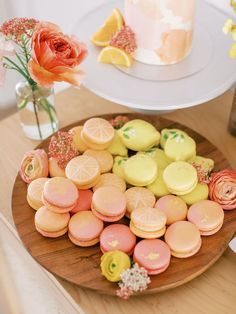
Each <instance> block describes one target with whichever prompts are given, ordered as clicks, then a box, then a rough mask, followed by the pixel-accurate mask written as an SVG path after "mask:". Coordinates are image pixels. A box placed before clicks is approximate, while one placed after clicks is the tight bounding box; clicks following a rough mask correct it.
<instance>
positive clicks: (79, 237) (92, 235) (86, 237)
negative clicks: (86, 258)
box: [68, 210, 103, 247]
mask: <svg viewBox="0 0 236 314" xmlns="http://www.w3.org/2000/svg"><path fill="white" fill-rule="evenodd" d="M102 230H103V221H102V220H100V219H99V218H97V217H96V216H95V215H94V214H93V213H92V212H91V210H86V211H80V212H78V213H76V214H74V215H73V216H72V217H71V219H70V222H69V232H68V236H69V239H70V240H71V242H73V243H74V244H75V245H78V246H83V247H87V246H92V245H95V244H97V243H98V242H99V240H100V234H101V232H102Z"/></svg>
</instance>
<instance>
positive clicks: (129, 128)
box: [124, 126, 132, 132]
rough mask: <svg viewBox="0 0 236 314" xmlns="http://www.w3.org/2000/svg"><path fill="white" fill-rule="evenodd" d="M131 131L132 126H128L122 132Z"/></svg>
mask: <svg viewBox="0 0 236 314" xmlns="http://www.w3.org/2000/svg"><path fill="white" fill-rule="evenodd" d="M131 129H132V126H128V127H127V128H125V129H124V132H127V131H129V130H131Z"/></svg>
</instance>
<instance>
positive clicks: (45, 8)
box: [0, 0, 232, 119]
mask: <svg viewBox="0 0 236 314" xmlns="http://www.w3.org/2000/svg"><path fill="white" fill-rule="evenodd" d="M120 1H123V0H120ZM199 1H200V0H199ZM206 1H207V2H209V3H211V4H212V5H214V6H216V7H218V8H219V9H222V10H224V11H226V12H227V13H228V14H229V15H230V14H232V9H231V8H230V6H229V3H230V0H206ZM105 2H112V0H95V1H85V0H60V1H58V0H40V1H38V0H0V24H2V23H3V22H4V21H5V20H7V19H10V18H13V17H34V18H36V19H38V20H47V21H51V22H54V23H56V24H58V25H59V26H60V27H61V28H62V30H63V32H65V33H73V29H74V27H75V25H76V23H77V21H78V19H79V18H80V17H82V16H83V15H84V14H86V12H88V11H90V10H91V9H92V8H93V7H96V6H99V5H101V4H102V3H105ZM78 33H79V31H78ZM18 81H19V76H18V75H17V73H16V71H8V73H7V77H6V82H5V85H4V86H1V87H0V119H3V118H4V117H6V116H8V115H9V114H11V113H12V112H14V111H15V110H16V104H15V95H14V90H15V85H16V83H17V82H18ZM63 88H66V85H64V84H58V85H55V91H56V92H57V91H59V90H61V89H63Z"/></svg>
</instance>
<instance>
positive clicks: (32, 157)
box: [20, 149, 48, 183]
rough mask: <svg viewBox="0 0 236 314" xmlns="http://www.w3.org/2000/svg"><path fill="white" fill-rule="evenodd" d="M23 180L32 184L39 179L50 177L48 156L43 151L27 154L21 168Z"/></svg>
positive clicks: (33, 151) (37, 150)
mask: <svg viewBox="0 0 236 314" xmlns="http://www.w3.org/2000/svg"><path fill="white" fill-rule="evenodd" d="M20 176H21V179H22V180H23V181H24V182H26V183H30V182H32V181H33V180H35V179H37V178H44V177H45V178H46V177H47V176H48V155H47V153H46V152H45V151H44V150H43V149H36V150H32V151H29V152H27V153H26V154H25V155H24V157H23V159H22V161H21V166H20Z"/></svg>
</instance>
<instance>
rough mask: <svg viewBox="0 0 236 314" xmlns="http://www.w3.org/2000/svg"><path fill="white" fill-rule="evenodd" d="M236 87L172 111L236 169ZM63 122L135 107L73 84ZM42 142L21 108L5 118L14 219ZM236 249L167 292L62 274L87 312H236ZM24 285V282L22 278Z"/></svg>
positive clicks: (2, 130)
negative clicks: (17, 186)
mask: <svg viewBox="0 0 236 314" xmlns="http://www.w3.org/2000/svg"><path fill="white" fill-rule="evenodd" d="M231 102H232V93H231V92H227V93H225V94H224V95H222V96H220V97H218V98H217V99H215V100H213V101H211V102H208V103H207V104H205V105H203V106H197V107H194V108H190V109H184V110H179V111H175V112H172V113H169V114H166V115H165V117H166V118H168V119H171V120H175V121H178V122H180V123H182V124H185V125H187V126H188V127H190V128H192V129H194V130H195V131H197V132H199V133H201V134H202V135H204V136H205V137H206V138H207V139H209V140H210V141H211V142H212V143H213V144H214V145H216V146H217V147H218V148H219V149H220V150H221V151H222V152H223V153H224V155H225V156H226V158H227V159H228V160H229V162H230V164H231V165H232V167H233V168H234V169H236V138H234V137H233V136H231V135H230V134H229V133H228V132H227V122H228V117H229V113H230V108H231ZM56 103H57V110H58V113H59V114H58V115H59V120H60V122H61V123H60V126H61V127H63V126H65V125H67V124H70V123H73V122H76V121H77V120H80V119H83V118H88V117H90V116H92V115H99V114H104V113H115V112H130V110H129V109H127V108H124V107H122V106H119V105H117V104H114V103H111V102H109V101H106V100H104V99H102V98H100V97H98V96H96V95H94V94H92V93H91V92H89V91H88V90H86V89H85V88H81V89H80V90H76V89H73V88H70V89H68V90H66V91H64V92H62V93H60V94H58V95H57V96H56ZM36 145H37V142H35V141H31V140H29V139H27V138H26V137H25V136H24V134H23V133H22V131H21V127H20V123H19V117H18V115H17V114H14V115H12V116H10V117H9V118H7V119H5V120H2V121H1V122H0V164H1V176H0V201H1V212H2V213H3V215H4V216H5V217H6V218H7V220H8V221H9V222H10V223H11V224H13V220H12V215H11V193H12V187H13V183H14V179H15V177H16V174H17V171H18V168H19V164H20V161H21V158H22V156H23V154H24V153H25V152H26V151H27V150H30V149H33V148H34V147H35V146H36ZM235 265H236V255H235V254H234V253H233V252H232V251H231V250H230V249H227V250H226V252H225V253H224V254H223V256H222V257H221V258H220V260H219V261H218V262H216V263H215V264H214V265H213V266H212V267H211V268H210V269H209V270H208V271H206V272H205V273H204V274H203V275H201V276H199V277H198V278H196V279H194V280H192V281H191V282H189V283H187V284H185V285H183V286H181V287H178V288H175V289H173V290H169V291H167V292H163V293H159V294H154V295H147V296H141V297H140V296H139V297H133V298H131V299H130V300H129V301H123V300H121V299H119V298H116V297H110V296H104V295H99V294H97V293H95V292H92V291H90V290H87V289H81V288H78V287H76V286H74V285H72V284H69V283H68V282H65V281H63V280H61V279H59V278H58V280H59V282H60V283H61V284H62V285H63V287H64V288H65V289H66V290H67V291H68V292H69V293H70V295H71V296H72V297H73V298H74V299H75V300H76V302H78V303H79V304H80V306H81V307H82V308H83V310H84V311H85V313H88V314H90V313H91V314H95V313H98V314H100V313H102V314H106V313H109V314H118V313H119V314H123V313H136V314H139V313H140V314H143V313H145V314H149V313H152V314H153V313H165V314H166V313H167V314H168V313H181V314H185V313H189V312H190V309H191V313H193V314H195V313H207V314H217V313H220V314H222V313H224V314H226V313H234V311H235V307H236V275H235V273H236V267H235ZM22 286H23V284H22Z"/></svg>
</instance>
